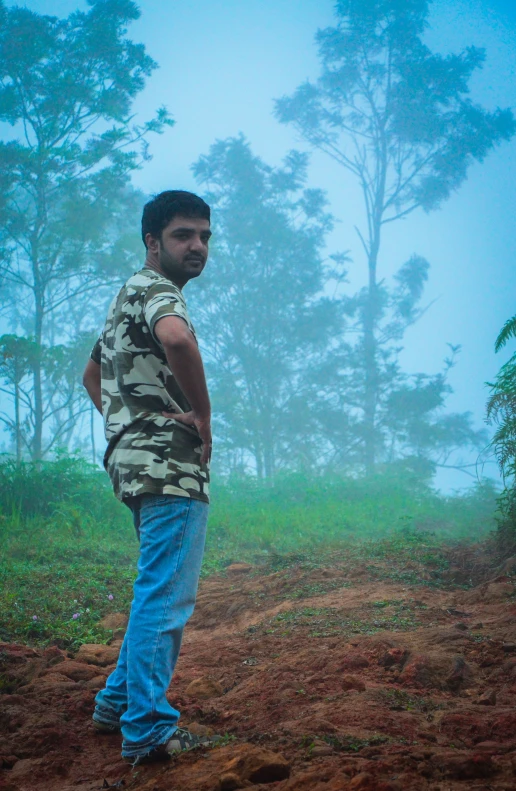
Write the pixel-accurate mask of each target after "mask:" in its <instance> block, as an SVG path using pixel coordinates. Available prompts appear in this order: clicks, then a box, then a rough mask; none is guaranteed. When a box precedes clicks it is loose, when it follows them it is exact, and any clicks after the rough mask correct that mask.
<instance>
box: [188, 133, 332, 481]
mask: <svg viewBox="0 0 516 791" xmlns="http://www.w3.org/2000/svg"><path fill="white" fill-rule="evenodd" d="M306 168H307V157H306V155H303V154H299V153H296V152H291V153H290V154H289V155H288V156H287V157H286V158H285V160H284V163H283V165H282V166H281V167H278V168H272V167H270V166H269V165H267V164H266V163H264V162H263V160H261V159H260V158H259V157H257V156H255V155H253V153H252V151H251V148H250V145H249V143H248V142H247V141H246V140H245V139H244V138H243V137H242V136H241V137H238V138H229V139H227V140H223V141H219V142H217V143H215V144H214V145H213V146H212V147H211V149H210V151H209V153H208V154H207V155H206V156H202V157H201V158H200V159H199V160H198V162H197V163H196V164H195V165H194V166H193V172H194V174H195V176H196V178H197V180H198V182H199V183H200V184H202V185H204V186H206V187H207V189H208V194H207V200H209V202H210V203H211V205H212V206H213V210H214V229H215V237H214V238H215V242H214V246H213V249H212V252H211V255H210V262H209V265H208V268H207V270H206V273H205V274H204V275H203V277H202V279H201V283H200V287H199V288H198V289H197V287H196V289H195V291H193V292H192V294H191V296H190V300H191V301H192V302H193V303H194V313H195V316H196V325H197V329H198V331H199V337H200V339H201V344H202V346H203V347H204V349H205V352H206V355H207V373H208V376H209V378H210V380H211V381H210V385H211V390H212V395H213V403H214V412H215V426H216V433H217V436H218V446H219V448H220V450H219V453H220V455H221V457H223V458H224V466H225V467H226V469H227V470H228V469H229V470H231V469H235V468H238V467H240V468H246V467H252V469H253V470H254V471H256V473H257V475H258V476H259V477H260V478H265V479H268V480H272V479H273V477H274V475H275V473H276V472H277V470H279V469H281V468H285V467H287V468H288V467H292V466H303V465H306V466H308V465H312V464H314V463H316V462H317V452H318V448H319V447H320V443H318V442H317V437H316V434H315V433H314V429H315V426H316V416H315V413H316V411H317V388H316V387H314V385H313V383H312V382H311V380H310V369H311V366H312V365H313V360H314V359H321V358H322V357H324V355H325V354H326V353H327V351H328V349H331V346H332V343H333V339H334V338H335V337H336V336H337V335H338V334H339V332H340V328H341V324H342V321H341V320H340V319H339V315H338V313H339V311H338V305H337V303H336V302H335V301H333V300H332V299H330V298H329V297H325V296H323V294H322V289H323V285H324V264H323V260H322V251H323V249H324V241H325V236H326V233H327V232H328V231H329V230H330V229H331V225H332V223H331V217H330V216H329V215H328V214H327V212H326V210H325V203H326V201H325V198H324V195H323V194H322V192H321V191H320V190H316V189H306V188H305V187H304V185H305V181H306Z"/></svg>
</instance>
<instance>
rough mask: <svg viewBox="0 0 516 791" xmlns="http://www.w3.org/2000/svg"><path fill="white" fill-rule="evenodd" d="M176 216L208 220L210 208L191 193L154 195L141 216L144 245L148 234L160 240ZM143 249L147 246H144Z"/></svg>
mask: <svg viewBox="0 0 516 791" xmlns="http://www.w3.org/2000/svg"><path fill="white" fill-rule="evenodd" d="M177 215H179V216H182V217H201V218H202V219H204V220H208V222H209V220H210V207H209V206H208V204H207V203H206V202H205V201H203V199H202V198H199V196H198V195H194V193H193V192H186V191H185V190H166V191H165V192H160V193H159V195H155V196H154V198H152V200H150V201H149V202H148V203H146V204H145V206H144V207H143V214H142V239H143V243H144V244H145V237H146V236H147V234H148V233H150V235H151V236H153V237H154V239H160V238H161V234H162V233H163V229H164V228H166V227H167V225H168V224H169V222H171V221H172V220H173V219H174V217H176V216H177ZM145 247H147V245H146V244H145Z"/></svg>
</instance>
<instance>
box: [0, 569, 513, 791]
mask: <svg viewBox="0 0 516 791" xmlns="http://www.w3.org/2000/svg"><path fill="white" fill-rule="evenodd" d="M515 616H516V600H515V599H514V585H513V577H512V576H504V575H502V576H498V577H497V578H495V579H494V580H492V581H491V582H489V583H486V584H484V585H482V586H479V587H477V588H475V589H472V590H469V591H460V592H450V591H445V590H439V589H435V588H430V587H425V586H410V587H404V586H403V585H400V584H396V583H392V582H386V581H373V582H372V581H370V580H368V576H367V573H366V572H365V571H361V570H360V569H353V570H346V568H345V567H341V568H331V569H315V570H311V571H304V570H302V569H297V570H295V569H294V570H292V569H289V570H285V571H280V572H277V573H275V574H269V575H266V576H263V575H259V574H258V573H257V572H256V571H255V570H253V569H250V568H249V567H247V566H245V565H243V564H242V565H241V566H238V565H236V566H235V567H232V568H230V570H229V574H228V577H225V578H212V579H210V580H208V581H205V582H204V583H203V584H202V586H201V590H200V593H199V598H198V606H197V610H196V613H195V616H194V618H193V619H192V621H191V623H190V625H189V627H188V629H187V633H186V636H185V640H184V647H183V651H182V655H181V658H180V661H179V664H178V667H177V672H176V675H175V678H174V682H173V684H172V686H171V688H170V691H169V695H170V700H171V701H172V702H173V703H174V705H175V706H178V707H179V708H180V709H181V711H182V720H181V724H182V725H191V727H192V730H197V731H198V732H203V730H208V731H209V730H213V731H215V732H217V733H223V734H228V735H229V737H234V738H233V739H232V738H228V739H226V740H225V741H224V742H223V743H222V745H221V746H219V747H217V748H216V749H213V750H211V751H207V750H205V751H200V752H197V751H195V752H193V753H190V754H187V755H183V756H181V757H179V758H177V759H175V760H173V761H171V762H170V763H168V764H166V765H160V766H158V765H156V766H149V767H139V768H137V769H134V770H133V769H132V768H131V767H130V766H127V765H126V764H125V763H123V762H122V761H121V760H120V757H119V750H120V737H119V736H117V735H112V736H98V735H96V734H95V733H94V732H93V730H92V728H91V722H90V718H91V713H92V711H93V697H94V694H95V692H96V690H98V689H99V688H100V687H101V686H102V684H103V681H104V678H105V676H106V675H107V673H108V672H109V671H110V669H111V667H112V666H113V661H114V659H115V657H116V653H117V650H118V648H117V646H118V645H119V643H117V641H115V642H114V643H113V644H112V645H111V646H109V647H97V648H95V647H88V646H86V647H83V649H82V650H81V651H80V652H79V654H78V655H77V656H76V657H71V656H70V655H68V654H67V653H66V652H64V651H60V650H58V649H57V648H50V649H47V650H45V651H40V650H38V651H36V650H33V649H31V648H27V647H23V646H16V645H8V644H1V645H0V658H1V663H2V670H1V672H2V694H0V706H1V718H0V756H1V759H0V760H1V764H0V765H1V766H2V767H3V768H2V769H1V770H0V788H3V789H6V791H33V789H38V790H40V791H72V789H74V791H75V790H79V791H92V790H93V789H101V788H120V789H124V791H128V789H141V790H143V789H146V790H147V791H231V790H232V789H237V788H252V789H255V791H257V790H258V789H270V788H275V789H278V790H280V791H305V790H306V791H341V789H342V791H347V789H349V791H351V789H359V790H360V789H361V790H362V791H396V790H397V789H398V790H400V791H401V790H402V789H403V791H404V790H405V789H413V791H426V790H427V789H428V790H430V789H432V791H438V790H440V791H448V790H449V789H450V790H451V789H453V791H455V789H468V791H469V789H486V790H487V789H516V708H515V704H516V620H515Z"/></svg>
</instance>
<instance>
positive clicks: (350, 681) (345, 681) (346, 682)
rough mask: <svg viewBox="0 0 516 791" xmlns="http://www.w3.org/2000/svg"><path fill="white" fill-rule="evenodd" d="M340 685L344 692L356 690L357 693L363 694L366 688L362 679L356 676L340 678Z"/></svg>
mask: <svg viewBox="0 0 516 791" xmlns="http://www.w3.org/2000/svg"><path fill="white" fill-rule="evenodd" d="M340 683H341V686H342V689H344V690H348V689H356V690H357V691H358V692H364V690H365V688H366V686H365V684H364V682H363V681H362V679H361V678H356V676H342V678H341V682H340Z"/></svg>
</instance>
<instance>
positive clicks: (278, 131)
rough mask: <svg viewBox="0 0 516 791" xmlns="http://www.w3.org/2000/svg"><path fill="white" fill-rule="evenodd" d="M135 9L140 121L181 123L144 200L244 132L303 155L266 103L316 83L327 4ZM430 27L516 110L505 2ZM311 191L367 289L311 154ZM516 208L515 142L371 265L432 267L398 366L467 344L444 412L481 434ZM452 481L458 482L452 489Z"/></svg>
mask: <svg viewBox="0 0 516 791" xmlns="http://www.w3.org/2000/svg"><path fill="white" fill-rule="evenodd" d="M357 1H358V0H357ZM20 5H21V3H20ZM25 5H27V6H28V7H29V8H31V9H33V10H35V11H38V12H40V13H49V14H56V15H59V16H66V15H68V14H69V13H70V12H71V11H73V10H75V9H76V8H84V9H85V8H86V7H87V6H86V3H83V2H76V1H75V0H29V1H28V2H26V3H25ZM139 5H140V8H141V11H142V17H141V19H140V20H139V21H138V22H137V23H135V24H133V25H132V26H131V28H130V36H131V38H133V39H134V40H135V41H142V42H143V43H144V44H145V45H146V47H147V51H148V53H149V54H150V55H151V56H152V57H153V58H154V60H156V61H157V62H158V64H159V66H160V68H159V69H158V70H157V71H155V72H154V74H153V76H152V77H151V79H150V80H149V81H148V83H147V87H146V89H145V91H144V92H143V93H142V94H141V96H140V97H139V98H138V99H137V102H136V105H135V109H136V111H137V113H138V114H139V115H140V117H141V119H142V120H143V119H144V118H146V117H149V116H151V115H152V113H153V111H154V109H156V108H157V107H158V106H160V105H162V104H164V105H166V106H167V107H168V109H169V111H170V112H171V113H172V115H173V117H174V118H175V121H176V125H175V126H174V127H173V128H172V129H169V130H167V131H166V132H165V134H164V135H163V136H162V137H159V138H158V137H156V138H153V139H152V140H151V153H152V154H153V157H154V158H153V160H152V161H151V162H149V163H147V164H146V165H145V167H144V168H143V169H142V170H141V171H140V172H139V173H137V174H136V175H135V177H134V183H135V185H136V186H138V187H140V188H142V189H143V190H144V191H145V192H148V193H152V192H159V191H161V190H162V189H170V188H186V189H195V188H196V187H195V182H194V180H193V178H192V176H191V173H190V165H191V164H192V162H194V161H195V160H196V159H197V158H198V157H199V156H200V155H201V154H204V153H207V151H208V149H209V147H210V145H211V144H212V143H213V142H214V141H215V139H217V138H218V139H220V138H225V137H228V136H230V135H231V136H232V135H236V134H238V133H239V132H243V133H244V134H245V135H246V136H247V138H248V139H249V140H250V142H251V144H252V147H253V150H254V152H255V153H257V154H259V155H260V156H262V157H263V158H264V159H265V160H266V161H267V162H268V163H269V164H272V165H274V164H277V163H279V162H280V160H281V158H282V157H283V156H284V154H285V153H286V152H287V151H288V150H289V149H291V148H293V147H297V148H301V149H304V148H305V146H304V144H303V143H302V141H300V140H298V139H297V138H296V135H295V133H294V132H293V130H291V129H289V128H288V127H285V126H282V125H280V124H278V123H277V122H276V121H275V119H274V118H273V116H272V108H273V98H275V97H279V96H281V95H283V94H288V93H291V92H292V91H293V90H294V89H295V88H296V87H297V86H298V85H299V83H300V82H302V81H303V80H305V79H306V78H315V77H317V75H318V72H319V68H318V61H317V55H316V49H315V46H314V43H313V37H314V33H315V31H316V30H317V28H318V27H325V26H327V25H331V24H332V22H333V19H334V17H333V2H332V0H189V1H188V2H181V3H180V2H171V3H163V2H157V0H143V1H142V2H140V4H139ZM431 22H432V29H431V31H429V33H428V36H427V42H428V44H429V45H430V46H431V47H432V48H433V49H437V50H439V51H441V52H443V53H445V52H448V51H453V50H455V51H457V50H460V49H462V48H464V47H466V46H468V45H471V44H474V45H476V46H481V47H485V48H486V49H487V62H486V64H485V66H484V69H483V71H482V73H480V74H479V75H477V76H476V77H475V79H474V82H473V83H472V87H473V98H474V99H475V100H477V101H479V102H481V103H482V104H483V105H484V106H486V107H487V108H489V109H494V108H495V107H496V106H502V107H506V106H512V107H514V108H516V79H515V72H516V4H515V3H514V0H510V2H506V1H505V0H435V1H434V3H433V6H432V16H431ZM310 186H313V187H322V188H323V189H325V190H327V191H328V195H329V198H330V201H331V210H332V211H333V213H334V214H335V216H336V217H337V218H338V219H339V220H340V222H339V223H338V225H337V227H336V230H335V231H334V232H333V234H332V235H331V237H330V240H329V246H328V253H331V252H335V251H337V250H350V252H351V254H352V256H353V259H354V260H353V262H352V263H351V264H350V280H351V284H352V286H353V287H355V286H359V285H362V284H363V283H364V282H365V274H366V270H365V261H364V258H363V256H362V254H361V250H360V247H359V245H358V244H357V241H358V240H357V238H356V234H355V232H354V230H353V226H354V225H355V224H361V222H362V219H363V218H362V215H361V213H360V204H359V202H358V195H357V192H356V188H355V186H354V185H353V183H352V181H351V177H350V176H349V175H348V174H347V173H346V172H344V171H339V169H338V168H337V167H336V166H335V165H334V164H333V163H332V162H330V161H329V160H327V159H325V158H324V157H323V156H322V155H319V154H314V155H313V157H312V163H311V167H310ZM515 205H516V141H514V142H513V143H512V144H508V145H507V144H506V145H503V146H502V147H501V148H500V149H499V150H497V151H496V152H495V153H494V154H492V155H491V156H490V157H489V158H488V159H487V161H486V162H485V163H484V164H483V165H478V166H475V167H474V168H473V170H471V171H470V177H469V179H468V181H467V182H466V184H465V185H464V186H463V187H462V189H461V190H460V192H459V193H458V194H456V195H455V196H454V197H453V198H452V199H451V200H450V201H449V202H448V203H446V204H445V205H444V208H443V209H442V210H441V211H439V212H436V213H433V214H431V215H425V214H424V213H422V212H421V213H417V214H414V215H412V216H411V217H410V218H408V219H407V220H406V221H405V222H403V223H396V224H394V225H393V226H391V227H390V228H389V230H388V232H387V233H386V235H385V237H384V247H383V252H382V256H381V259H380V264H379V274H380V277H382V276H386V277H388V276H389V275H390V274H392V272H394V271H395V269H396V268H397V267H398V266H399V265H401V264H402V263H404V261H406V260H407V258H408V257H409V256H410V255H411V254H412V253H418V254H420V255H423V256H425V257H426V258H427V259H428V260H429V261H430V264H431V270H430V282H429V285H428V289H427V292H426V301H427V302H431V301H432V300H435V303H434V304H433V305H432V306H431V308H430V309H429V311H428V312H427V313H426V315H425V316H424V317H423V319H422V320H421V321H420V322H419V324H418V325H417V326H415V327H414V328H412V329H411V330H409V332H408V334H407V337H406V343H405V352H404V354H403V363H404V365H405V367H406V369H407V370H408V371H413V372H416V371H420V372H425V373H434V372H436V371H438V370H439V369H440V367H441V364H442V359H443V358H444V356H445V355H446V353H447V346H446V344H447V343H448V342H450V343H453V344H462V347H463V351H462V354H461V357H460V359H459V362H458V365H457V367H456V368H455V369H454V371H453V372H452V375H451V383H452V385H453V387H454V388H455V391H456V392H455V395H454V396H453V397H452V399H450V407H451V408H453V409H456V410H461V411H462V410H471V411H473V412H474V414H475V417H476V420H477V425H478V426H480V425H481V424H482V421H483V415H484V404H485V400H486V397H487V391H486V388H485V386H484V382H485V381H486V380H488V379H490V378H491V377H493V375H494V374H495V372H496V370H497V369H498V367H499V365H500V364H501V363H502V362H503V361H504V360H505V359H507V356H508V355H507V353H505V355H504V356H502V355H498V356H495V354H494V352H493V343H494V339H495V337H496V334H497V332H498V330H499V328H500V327H501V325H502V324H503V323H504V322H505V320H506V319H507V318H509V316H511V315H513V314H514V313H515V312H516V310H515V300H514V293H515V290H516V289H515V286H516V269H515V261H516V233H515V230H514V227H515V222H514V219H513V213H514V207H515ZM215 230H216V229H215ZM142 260H143V248H142ZM242 264H243V265H245V262H242ZM192 287H194V286H192ZM187 296H188V295H187ZM193 318H194V319H195V317H193ZM492 472H494V470H493V471H492ZM441 480H443V479H442V478H441ZM448 483H452V484H454V485H455V484H456V485H462V484H464V483H466V481H465V480H463V478H462V477H460V478H456V477H453V478H449V479H448Z"/></svg>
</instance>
